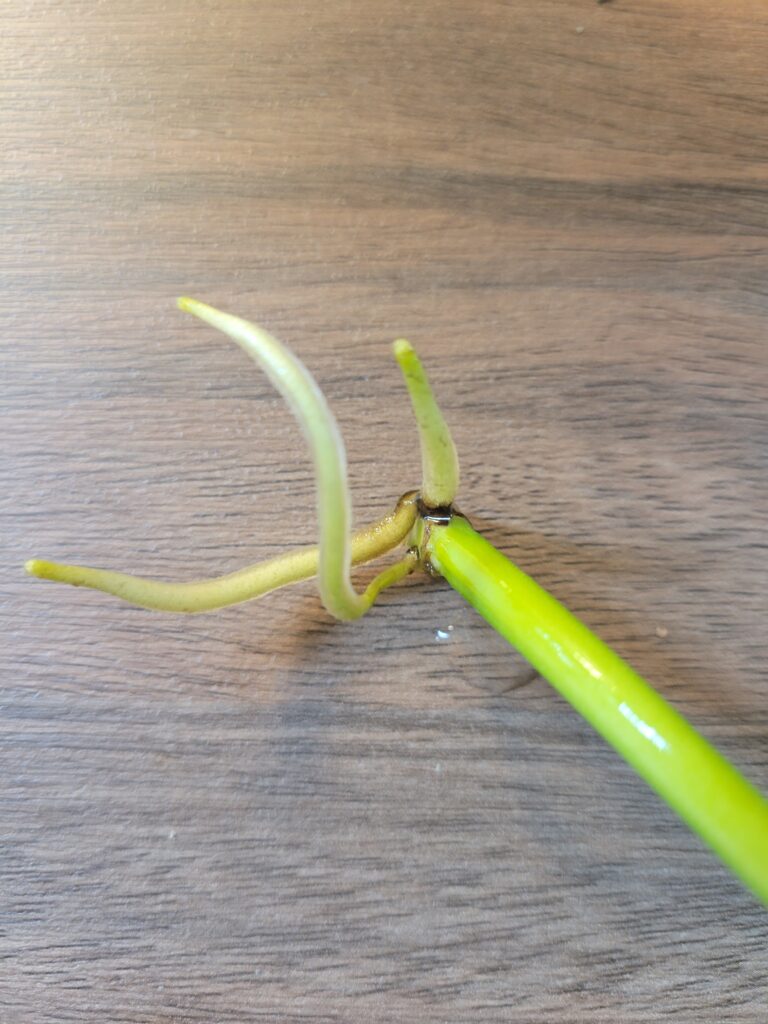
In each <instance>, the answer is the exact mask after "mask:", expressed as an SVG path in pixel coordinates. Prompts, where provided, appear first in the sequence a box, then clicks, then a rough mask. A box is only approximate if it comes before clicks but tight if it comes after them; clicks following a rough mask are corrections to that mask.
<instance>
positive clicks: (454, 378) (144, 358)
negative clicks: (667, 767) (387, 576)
mask: <svg viewBox="0 0 768 1024" xmlns="http://www.w3.org/2000/svg"><path fill="white" fill-rule="evenodd" d="M767 50H768V18H767V16H766V9H765V6H764V5H763V4H760V3H757V2H756V0H730V2H729V3H727V4H722V3H715V2H714V0H679V2H677V3H674V4H670V3H667V2H663V0H642V2H640V0H621V2H615V3H613V4H607V5H604V6H602V5H597V4H595V3H589V2H587V0H584V2H583V3H573V2H566V0H515V2H509V0H507V2H503V0H475V2H473V3H469V2H464V0H454V2H449V3H447V4H446V3H441V4H438V3H436V2H434V0H426V2H423V3H420V4H406V3H403V2H400V0H387V2H384V3H382V2H378V3H373V2H363V3H358V4H356V5H355V4H348V3H340V2H338V0H336V2H334V0H331V2H330V3H324V4H298V5H296V4H285V3H276V2H264V3H259V4H242V3H235V2H233V0H217V2H216V3H212V4H203V5H197V6H196V5H190V4H187V3H182V2H181V0H171V2H167V3H163V4H147V3H143V2H139V3H137V4H130V5H120V4H99V3H96V2H93V0H78V2H71V3H67V4H56V3H54V2H53V0H42V2H39V3H36V4H32V5H29V4H26V3H20V2H14V0H11V2H10V3H7V4H6V5H5V7H4V9H3V13H2V31H1V32H0V82H1V84H2V87H3V90H2V91H3V103H2V104H1V105H0V144H1V147H2V153H3V172H2V176H1V177H0V204H2V211H1V214H0V215H1V216H2V226H3V245H2V250H1V252H0V276H1V277H2V285H3V289H2V295H3V303H2V309H0V318H2V332H3V333H2V337H3V347H2V360H3V396H4V401H3V406H2V414H3V421H2V425H1V426H0V438H2V446H3V454H4V456H5V458H4V459H3V460H2V461H1V462H0V467H1V469H0V472H2V480H1V481H0V483H1V484H2V486H1V487H0V515H1V516H2V527H3V528H2V531H1V534H0V535H1V536H2V570H3V571H2V574H1V575H0V581H1V582H0V587H2V605H1V607H2V610H3V614H4V627H5V628H4V630H3V632H2V637H3V644H2V651H3V667H4V673H3V690H2V694H0V696H1V697H2V709H3V713H2V715H0V737H1V738H0V761H1V762H2V775H0V778H2V780H3V781H2V785H1V786H0V822H1V823H2V850H1V857H2V860H1V861H0V957H2V969H0V1020H2V1021H6V1020H7V1021H9V1022H11V1021H12V1022H13V1024H41V1022H57V1024H58V1022H83V1021H93V1022H94V1024H95V1022H99V1024H102V1022H105V1021H109V1022H111V1024H128V1022H131V1024H134V1022H153V1024H160V1022H178V1021H189V1022H233V1024H245V1022H250V1021H253V1022H256V1021H259V1022H261V1021H268V1020H269V1021H272V1020H274V1021H281V1022H282V1021H289V1022H291V1021H292V1022H310V1021H311V1022H315V1024H321V1022H323V1024H324V1022H331V1021H349V1022H350V1024H359V1022H361V1021H366V1022H367V1021H371V1022H374V1021H375V1022H382V1024H395V1022H397V1024H401V1022H402V1024H405V1022H408V1024H410V1022H412V1021H419V1022H421V1021H425V1022H443V1021H452V1022H454V1021H483V1022H513V1024H514V1022H518V1024H527V1022H534V1021H535V1022H537V1024H582V1022H587V1021H588V1022H590V1024H593V1022H595V1024H615V1022H628V1024H641V1022H642V1024H647V1022H650V1021H665V1020H669V1021H674V1022H675V1024H686V1022H690V1024H693V1022H695V1024H701V1022H709V1021H712V1022H715V1021H717V1022H755V1024H757V1022H760V1024H762V1022H764V1021H765V1020H766V1002H767V997H768V952H767V950H768V923H767V920H766V915H765V912H764V911H763V910H762V909H761V908H760V907H758V906H757V905H756V903H755V902H754V901H753V899H752V898H751V897H750V896H749V894H747V893H746V892H745V891H743V890H742V888H741V887H740V885H739V884H738V883H737V882H736V881H735V880H733V879H732V878H731V877H730V876H729V875H728V874H727V872H726V871H725V870H724V869H723V868H721V867H720V866H719V865H718V864H717V863H716V862H715V861H714V860H713V859H712V857H711V856H710V855H709V854H708V853H707V852H706V851H705V850H704V849H702V848H701V846H700V844H699V843H698V842H697V840H696V839H695V838H694V837H693V836H691V835H690V834H689V833H688V832H687V831H686V830H685V829H684V828H683V826H682V825H681V824H680V823H679V822H678V821H677V820H676V819H675V818H674V816H673V815H672V813H671V812H670V811H668V810H667V809H666V808H665V807H663V806H661V805H660V804H659V802H658V800H657V799H656V798H655V797H654V796H653V795H652V794H651V793H650V792H649V791H648V790H647V789H646V788H645V787H644V786H643V784H642V783H640V782H639V781H638V780H637V779H636V778H635V777H634V776H633V774H632V772H631V771H630V770H629V769H628V768H627V767H625V766H624V765H623V764H622V763H621V762H619V761H618V759H617V758H616V757H615V756H614V755H613V754H612V753H611V751H610V750H608V749H607V748H606V746H605V745H604V744H603V743H602V741H601V740H599V739H598V738H597V737H596V736H595V735H594V734H593V733H592V732H591V731H590V729H589V728H588V727H587V726H586V725H585V724H584V723H583V722H581V721H580V720H579V719H578V718H577V717H576V715H575V714H574V713H572V712H571V711H570V709H569V708H568V707H567V706H565V705H564V704H563V702H562V701H561V700H560V699H559V698H558V697H557V696H556V695H555V694H554V693H553V692H552V691H551V690H550V689H549V688H548V687H547V685H546V684H545V683H544V682H543V681H542V680H541V679H531V673H530V669H529V668H528V667H527V666H526V665H525V663H523V662H522V660H521V659H519V658H517V657H516V656H515V655H514V654H513V653H512V652H511V651H510V650H509V649H508V648H507V647H506V646H505V645H504V643H503V642H502V641H501V639H500V638H499V637H497V636H495V635H494V634H493V633H492V632H490V631H489V630H488V629H487V628H486V627H485V626H484V625H483V624H482V623H481V622H480V621H479V619H478V618H477V616H476V615H475V614H474V613H473V612H472V610H471V609H469V608H467V607H465V606H464V605H463V604H462V602H461V601H460V599H459V598H458V596H457V595H455V594H453V593H452V592H451V591H449V590H447V589H446V588H445V587H443V586H441V585H440V584H439V583H437V582H435V581H429V580H426V579H415V578H414V579H410V580H408V581H407V582H406V583H405V584H404V585H403V586H401V587H400V588H398V589H397V590H393V591H391V592H389V593H387V594H385V595H384V596H383V597H382V599H381V602H380V606H379V607H377V608H376V609H375V610H374V612H373V613H372V614H371V615H370V616H369V617H367V618H365V619H364V620H362V621H361V622H359V623H356V624H354V625H350V626H346V625H337V624H334V623H332V622H330V621H329V620H328V618H327V616H326V615H325V614H324V613H323V612H322V610H321V609H320V608H319V604H318V600H317V598H316V596H315V594H314V591H313V589H312V587H311V586H302V587H300V588H296V589H294V590H291V591H286V592H283V593H278V594H275V595H273V596H271V597H269V598H267V599H265V600H263V601H261V602H257V603H255V604H253V605H249V606H244V607H240V608H236V609H232V610H230V611H227V612H222V613H220V614H214V615H208V616H202V617H195V618H192V619H183V618H176V617H173V616H161V615H152V614H150V613H147V612H144V611H141V610H137V609H132V608H129V607H124V606H122V605H120V604H119V603H117V602H112V601H110V600H108V599H107V598H105V597H103V596H102V595H99V594H93V593H88V592H85V591H82V590H67V589H63V588H62V589H57V588H55V587H53V586H50V585H45V584H43V583H38V582H33V581H28V580H26V579H24V578H23V577H22V575H21V573H20V569H19V566H20V564H21V563H22V562H23V560H24V559H25V558H26V557H28V556H30V555H44V556H50V557H54V558H60V559H62V560H82V561H86V562H91V563H94V564H101V565H109V566H114V567H117V568H132V569H134V570H135V571H139V572H143V573H147V574H156V575H158V576H164V577H167V578H172V579H182V578H190V577H196V576H202V575H207V574H212V573H215V572H219V571H223V570H226V569H231V568H235V567H236V566H239V565H241V564H244V563H246V562H249V561H251V560H256V559H258V558H260V557H266V556H270V555H273V554H275V553H276V552H277V551H278V550H280V548H281V547H283V546H288V545H293V544H301V543H307V542H310V541H311V540H312V539H313V536H314V524H313V516H312V512H311V510H312V506H313V500H314V498H313V481H312V477H311V472H310V469H309V464H308V459H307V457H306V455H305V453H304V451H303V448H302V447H301V444H300V440H299V438H298V436H297V431H296V429H295V427H294V424H293V423H292V421H291V419H290V416H289V414H288V413H287V411H286V410H285V409H284V408H283V407H282V406H281V405H280V403H279V401H278V400H277V399H276V398H275V396H274V394H273V393H272V391H271V390H270V389H269V387H268V386H267V384H266V383H265V382H264V380H263V379H261V378H260V377H259V375H258V374H257V373H255V372H254V371H253V370H252V368H251V367H250V366H249V365H248V364H247V362H246V361H245V360H244V358H243V356H242V354H241V353H240V352H239V351H237V350H235V349H234V348H232V347H229V346H228V344H227V342H226V341H225V340H224V339H223V338H220V337H218V336H217V335H215V334H212V333H211V332H210V331H208V330H206V329H204V328H203V327H201V326H200V325H199V324H197V323H195V322H193V321H191V320H190V319H185V318H184V317H182V315H181V314H179V313H177V312H175V310H174V308H173V300H174V297H175V296H176V295H177V294H181V293H188V294H193V295H198V296H199V297H201V298H203V299H207V300H208V301H211V302H213V303H218V304H221V305H223V306H224V307H226V308H227V309H232V310H233V311H236V312H239V313H242V314H244V315H247V316H250V317H252V318H253V319H257V320H260V321H261V322H263V323H264V324H265V325H266V326H268V327H270V328H271V329H273V330H274V331H276V332H277V333H279V334H280V335H281V337H283V338H284V339H285V340H286V341H287V342H288V343H289V344H291V345H292V346H293V347H294V348H295V349H296V351H297V352H299V353H300V355H301V356H302V357H303V358H304V359H305V360H306V362H307V363H308V364H309V366H310V367H311V368H312V369H313V370H314V371H315V372H316V374H317V376H318V378H319V380H320V382H321V384H322V385H323V387H324V388H326V390H327V392H328V395H329V398H330V400H331V402H332V404H333V407H334V409H335V411H336V413H337V415H338V417H339V420H340V422H341V426H342V429H343V430H344V433H345V436H346V438H347V442H348V446H349V457H350V471H351V477H352V481H353V489H354V499H355V507H356V516H357V519H358V521H360V522H362V521H364V520H366V519H370V518H372V517H374V516H376V515H379V514H382V513H383V512H384V511H386V510H387V509H388V508H390V507H391V506H392V504H393V502H394V501H395V499H396V497H397V496H398V495H399V494H401V493H402V492H403V491H404V490H405V489H406V488H408V487H411V486H414V485H415V484H417V482H418V474H419V458H418V452H417V449H416V433H415V428H414V426H413V424H412V421H411V419H410V412H409V410H408V402H407V397H406V395H405V392H404V389H403V386H402V384H401V382H400V381H399V379H398V374H397V371H396V368H395V366H394V364H393V361H392V359H391V356H390V353H389V350H388V345H389V343H390V341H391V340H392V339H394V338H395V337H398V336H405V337H409V338H411V340H412V341H413V342H414V343H415V344H416V345H417V346H418V348H419V351H420V354H421V355H422V357H423V359H424V362H425V364H426V366H427V368H428V370H429V373H430V375H431V377H432V379H433V381H434V384H435V387H436V389H437V392H438V394H439V396H440V398H441V400H442V403H443V405H444V408H445V410H446V413H447V415H448V418H449V420H450V422H451V424H452V426H453V429H454V431H455V435H456V440H457V444H458V447H459V450H460V453H461V456H462V459H463V486H462V491H461V494H460V495H459V499H458V505H459V507H460V508H462V510H464V511H465V512H466V513H467V514H468V515H469V516H470V518H471V520H472V522H473V523H474V524H475V525H476V526H478V527H479V528H482V529H483V530H484V531H485V532H486V533H487V534H488V536H489V537H490V539H491V540H492V541H493V542H494V543H496V544H497V545H499V547H501V548H502V550H504V551H506V552H507V553H509V554H510V555H511V556H512V557H514V558H515V559H516V560H517V562H518V563H519V564H520V565H521V566H522V568H524V569H525V570H527V571H528V572H530V573H532V574H533V575H534V576H535V577H536V578H537V579H539V580H540V581H541V583H542V584H543V585H544V586H546V587H549V588H550V589H551V590H552V591H553V592H554V593H555V594H556V595H557V596H558V597H559V598H561V599H562V600H564V601H566V602H567V603H568V604H569V605H570V606H571V607H572V608H573V609H574V611H576V612H577V613H578V614H579V615H581V616H582V617H583V618H584V619H585V621H587V622H588V623H589V624H590V625H591V626H592V627H594V628H595V629H596V630H598V631H599V632H600V634H601V635H602V636H604V637H605V639H606V640H607V641H608V642H610V643H612V644H613V645H615V647H616V648H617V650H619V651H620V653H621V654H623V655H624V656H626V657H627V658H628V659H629V660H630V661H632V663H633V664H634V665H635V666H636V667H637V668H638V670H639V671H641V672H642V673H643V674H644V675H646V676H647V677H648V678H649V679H651V680H652V681H653V682H654V683H655V684H656V685H657V686H658V687H659V688H660V689H661V690H662V691H663V692H664V693H665V694H666V695H668V696H669V697H670V698H671V699H672V700H673V701H674V702H675V703H676V704H677V705H678V706H679V707H680V708H681V709H682V710H683V712H684V713H685V714H687V715H688V716H690V718H691V719H692V720H693V721H694V722H696V723H697V724H698V725H699V726H700V727H701V728H702V730H703V731H704V732H705V733H706V734H707V735H708V736H710V737H711V738H712V739H714V740H715V741H716V742H717V744H718V745H719V746H720V747H721V748H722V749H723V750H724V751H725V752H726V754H728V755H729V756H730V757H731V758H733V760H734V761H736V763H738V764H739V765H740V766H741V767H742V768H743V769H744V770H745V771H746V772H747V774H748V775H750V777H752V778H753V779H754V780H755V781H756V782H757V783H758V784H759V785H761V786H762V787H763V788H764V789H768V712H766V708H767V707H768V701H767V700H766V697H768V681H767V677H766V672H765V665H766V663H768V641H767V640H766V631H765V618H766V591H767V590H768V587H767V586H766V584H767V583H768V545H766V540H765V519H766V510H767V509H768V472H766V471H767V470H768V454H767V453H768V413H767V412H766V409H768V401H767V399H768V349H767V348H766V314H768V287H767V286H766V269H767V267H768V258H767V257H766V230H767V229H768V177H767V176H766V168H768V118H767V117H766V110H767V109H768V107H767V103H768V85H767V84H766V76H765V56H766V52H767ZM359 576H360V579H361V580H362V579H364V578H366V573H365V572H364V571H361V572H360V574H359ZM448 626H452V627H453V629H452V630H450V631H448V632H449V636H450V639H449V640H447V641H439V640H437V639H436V636H437V634H436V630H437V629H438V628H439V629H443V630H446V631H447V627H448Z"/></svg>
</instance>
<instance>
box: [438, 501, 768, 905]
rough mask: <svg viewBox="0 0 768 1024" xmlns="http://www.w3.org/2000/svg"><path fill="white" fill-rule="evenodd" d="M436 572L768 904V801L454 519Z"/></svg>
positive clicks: (445, 531)
mask: <svg viewBox="0 0 768 1024" xmlns="http://www.w3.org/2000/svg"><path fill="white" fill-rule="evenodd" d="M425 553H426V555H427V556H428V558H429V559H430V561H431V563H432V565H433V566H434V568H435V569H436V570H437V571H438V572H439V573H440V574H441V575H442V576H444V577H445V578H446V580H447V581H448V582H449V583H450V584H451V586H453V587H454V588H455V589H456V590H458V591H459V593H460V594H462V595H463V596H464V597H465V598H466V599H467V601H469V603H470V604H471V605H473V606H474V607H475V608H476V609H477V611H479V612H480V614H481V615H482V616H483V617H484V618H485V619H486V620H487V621H488V622H489V623H490V624H491V625H492V626H493V627H494V629H496V630H498V631H499V633H501V635H502V636H503V637H505V638H506V639H507V640H508V641H509V642H510V643H511V644H512V646H513V647H516V648H517V649H518V650H519V651H520V652H521V653H522V654H523V655H524V656H525V657H526V658H527V659H528V661H529V662H530V663H531V664H532V665H533V666H534V667H535V668H536V669H537V670H538V671H539V672H540V673H541V674H542V675H543V676H544V677H545V679H547V680H549V682H550V683H551V684H552V685H553V686H554V687H555V689H556V690H558V691H559V692H560V693H561V694H562V696H563V697H565V698H566V700H568V701H570V703H571V704H572V705H573V706H574V707H575V708H576V710H577V711H579V712H580V713H581V714H582V715H583V716H584V718H586V719H587V721H588V722H589V723H590V724H591V725H592V726H594V728H595V729H596V730H597V731H598V732H599V733H600V735H601V736H603V738H604V739H606V740H607V741H608V742H609V743H610V744H611V745H612V746H613V747H614V748H615V749H616V750H617V751H618V752H619V753H620V754H621V755H622V757H624V758H625V759H626V760H627V761H628V762H629V763H630V764H631V765H632V767H633V768H634V769H635V770H636V771H637V772H638V773H639V774H640V775H641V776H642V777H643V778H644V779H645V781H646V782H647V783H649V785H651V786H652V787H653V788H654V789H655V790H656V792H657V793H658V794H659V795H660V796H661V797H663V799H664V800H666V801H667V803H668V804H669V805H670V806H671V807H672V808H674V810H675V811H677V813H678V814H679V815H680V816H681V817H682V818H683V819H684V821H686V822H687V823H688V825H690V827H691V828H692V829H693V830H694V831H695V832H697V833H698V834H699V835H700V836H701V837H702V839H704V840H705V841H706V842H707V843H708V844H709V845H710V846H711V847H712V849H713V850H714V851H715V852H716V853H717V854H718V855H719V856H720V857H721V858H722V860H723V861H724V862H725V863H726V864H727V865H728V866H729V867H730V868H731V869H732V870H733V871H734V872H735V873H736V874H737V875H738V876H739V877H740V878H741V879H742V881H744V882H745V883H746V884H747V885H748V886H749V887H750V888H751V889H752V890H753V891H754V892H755V893H756V894H757V895H758V896H759V897H760V898H761V899H762V900H763V901H764V902H765V903H768V803H766V801H765V800H764V799H763V797H762V796H761V795H760V794H759V793H758V792H757V790H756V789H755V788H754V787H753V786H752V785H751V784H750V783H749V782H747V780H746V779H745V778H743V776H742V775H740V774H739V772H737V771H736V769H735V768H734V767H733V766H732V765H731V764H729V762H728V761H726V760H725V758H724V757H722V755H721V754H719V753H718V752H717V751H716V750H715V749H714V748H713V747H712V746H710V744H709V743H707V741H706V740H705V739H704V738H703V737H702V736H700V735H699V733H697V732H696V730H695V729H693V728H692V726H691V725H689V723H688V722H687V721H686V720H685V719H684V718H683V717H682V715H680V714H678V712H677V711H675V710H674V709H673V708H672V707H670V705H669V704H667V702H666V701H665V700H664V699H663V698H662V697H660V696H659V694H658V693H656V691H655V690H653V689H652V688H651V687H650V686H649V685H648V684H647V683H646V682H645V681H644V680H643V679H642V678H641V677H640V676H639V675H638V674H637V673H636V672H635V671H634V670H633V669H631V668H630V667H629V665H627V663H626V662H625V661H622V659H621V658H620V657H619V656H618V655H617V654H616V653H615V652H614V651H612V650H611V649H610V647H608V646H607V645H606V644H604V643H603V642H602V640H600V639H598V637H596V636H595V635H594V633H591V632H590V631H589V630H588V629H587V627H586V626H585V625H584V624H583V623H582V622H580V621H579V620H578V619H577V618H576V617H575V616H574V615H572V614H571V613H570V612H569V611H568V610H567V609H566V608H565V607H563V605H561V604H560V603H559V601H556V600H555V598H554V597H552V595H551V594H548V593H547V591H546V590H543V589H542V588H541V587H540V586H539V585H538V584H537V583H535V582H534V581H533V580H532V579H531V578H530V577H529V576H526V575H525V573H524V572H521V570H520V569H518V568H517V567H516V566H514V565H513V564H512V563H511V562H510V561H508V559H506V558H505V557H504V556H503V555H502V554H500V553H499V552H498V551H497V550H496V549H495V548H494V547H493V546H492V545H491V544H489V543H488V542H487V541H486V540H484V539H483V538H482V537H481V536H480V535H479V534H478V533H476V532H475V531H474V530H473V529H472V527H471V526H470V525H469V523H468V522H467V521H466V519H463V518H462V517H460V516H454V517H453V519H452V520H451V521H450V523H449V524H448V525H446V526H439V525H432V526H431V527H430V528H429V531H428V536H427V539H426V542H425Z"/></svg>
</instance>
